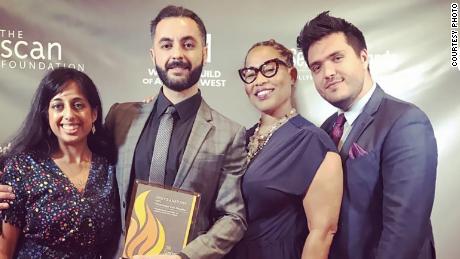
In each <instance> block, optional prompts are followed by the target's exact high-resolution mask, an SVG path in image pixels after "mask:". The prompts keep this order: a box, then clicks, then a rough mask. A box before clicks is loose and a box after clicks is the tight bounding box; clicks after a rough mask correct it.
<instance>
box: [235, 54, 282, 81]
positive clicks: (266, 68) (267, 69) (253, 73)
mask: <svg viewBox="0 0 460 259" xmlns="http://www.w3.org/2000/svg"><path fill="white" fill-rule="evenodd" d="M280 65H283V66H286V67H289V66H288V65H287V64H286V62H284V61H282V60H281V59H279V58H274V59H270V60H267V61H265V62H264V63H263V64H262V65H260V66H259V68H255V67H244V68H242V69H239V70H238V74H239V75H240V78H241V80H243V82H245V83H246V84H250V83H252V82H254V81H255V80H256V78H257V74H258V73H259V72H260V73H261V74H262V75H263V76H265V77H266V78H270V77H274V76H275V75H276V73H277V72H278V68H279V66H280Z"/></svg>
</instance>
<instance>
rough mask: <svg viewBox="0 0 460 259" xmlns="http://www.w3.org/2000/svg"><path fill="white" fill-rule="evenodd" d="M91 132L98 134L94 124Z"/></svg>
mask: <svg viewBox="0 0 460 259" xmlns="http://www.w3.org/2000/svg"><path fill="white" fill-rule="evenodd" d="M91 132H92V133H93V134H94V133H96V127H94V124H93V127H91Z"/></svg>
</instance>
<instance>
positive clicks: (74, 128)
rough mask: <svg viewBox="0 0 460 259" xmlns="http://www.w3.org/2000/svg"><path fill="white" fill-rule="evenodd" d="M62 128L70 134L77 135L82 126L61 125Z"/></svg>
mask: <svg viewBox="0 0 460 259" xmlns="http://www.w3.org/2000/svg"><path fill="white" fill-rule="evenodd" d="M60 126H61V128H62V129H63V130H64V131H65V132H66V133H68V134H72V133H75V132H77V131H78V129H79V128H80V124H61V125H60Z"/></svg>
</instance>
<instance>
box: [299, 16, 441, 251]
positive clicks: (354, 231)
mask: <svg viewBox="0 0 460 259" xmlns="http://www.w3.org/2000/svg"><path fill="white" fill-rule="evenodd" d="M297 42H298V47H299V48H300V49H301V50H302V51H303V54H304V57H305V60H306V61H307V64H308V66H309V68H310V70H311V73H312V76H313V80H314V83H315V87H316V89H317V90H318V92H319V94H320V95H321V96H322V97H323V98H324V99H325V100H326V101H327V102H329V103H330V104H332V105H333V106H335V107H337V108H338V112H337V113H335V114H333V115H332V116H331V117H329V118H328V119H327V120H326V121H325V122H324V124H323V125H322V128H323V129H324V130H326V131H327V132H328V133H329V134H330V135H331V137H332V139H333V140H334V141H335V142H336V144H337V146H338V148H339V150H340V155H341V158H342V163H343V169H344V178H345V179H344V184H345V186H344V196H343V201H342V209H341V215H340V222H339V229H338V232H337V234H336V236H335V240H334V244H333V246H332V248H331V252H330V258H333V259H335V258H337V259H338V258H340V259H348V258H349V259H373V258H378V259H417V258H435V252H434V243H433V234H432V229H431V222H430V214H431V209H432V206H433V200H434V191H435V181H436V167H437V147H436V139H435V137H434V133H433V128H432V126H431V123H430V121H429V119H428V118H427V116H426V115H425V113H423V112H422V111H421V110H420V109H419V108H417V107H416V106H415V105H413V104H410V103H407V102H404V101H401V100H398V99H396V98H394V97H392V96H390V95H388V94H386V93H385V92H384V91H383V90H382V88H380V86H379V85H377V84H376V83H375V82H374V81H373V80H372V77H371V75H370V72H369V60H368V53H367V47H366V43H365V40H364V36H363V34H362V32H361V31H360V30H359V29H358V28H356V27H355V26H354V25H352V24H350V23H348V22H347V21H345V20H343V19H341V18H336V17H332V16H329V14H328V12H323V13H321V14H319V15H318V16H317V17H316V18H314V19H313V20H311V21H310V22H308V23H307V24H306V25H305V27H304V28H303V29H302V31H301V33H300V35H299V37H298V39H297Z"/></svg>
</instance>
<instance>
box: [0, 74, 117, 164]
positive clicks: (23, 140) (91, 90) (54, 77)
mask: <svg viewBox="0 0 460 259" xmlns="http://www.w3.org/2000/svg"><path fill="white" fill-rule="evenodd" d="M71 81H73V82H75V83H76V84H77V85H78V86H79V87H80V89H81V91H82V92H83V95H84V96H85V97H86V99H88V102H89V104H90V105H91V109H93V110H96V111H97V119H96V121H95V122H94V127H95V129H96V131H95V133H94V134H93V133H90V134H89V135H88V140H87V141H88V146H89V148H90V150H91V151H92V152H94V153H96V154H99V155H101V156H104V157H107V158H108V159H109V160H113V159H114V154H115V152H114V148H113V146H112V145H111V144H110V143H111V142H110V141H109V137H108V136H107V134H106V133H105V131H104V128H103V126H102V104H101V99H100V98H99V93H98V91H97V88H96V86H95V85H94V83H93V81H92V80H91V79H90V78H89V77H88V76H87V75H86V74H85V73H83V72H80V71H78V70H76V69H72V68H56V69H54V70H52V71H50V72H49V73H47V74H46V75H45V77H44V78H43V79H42V81H41V82H40V84H39V85H38V89H37V90H36V92H35V95H34V97H33V100H32V105H31V107H30V110H29V113H28V114H27V117H26V119H25V120H24V122H23V123H22V126H21V129H20V130H19V132H18V134H17V135H16V136H15V137H13V139H12V140H11V148H10V150H9V152H8V153H7V154H6V157H10V156H13V155H16V154H18V153H21V152H37V153H39V154H40V155H43V156H50V155H51V154H53V153H54V152H56V150H57V149H58V141H57V138H56V136H55V135H54V134H53V133H52V131H51V129H50V126H49V121H48V107H49V104H50V101H51V99H52V98H53V97H54V96H56V94H58V93H60V92H62V90H63V89H64V87H65V86H67V85H68V83H69V82H71ZM6 157H4V158H6Z"/></svg>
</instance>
